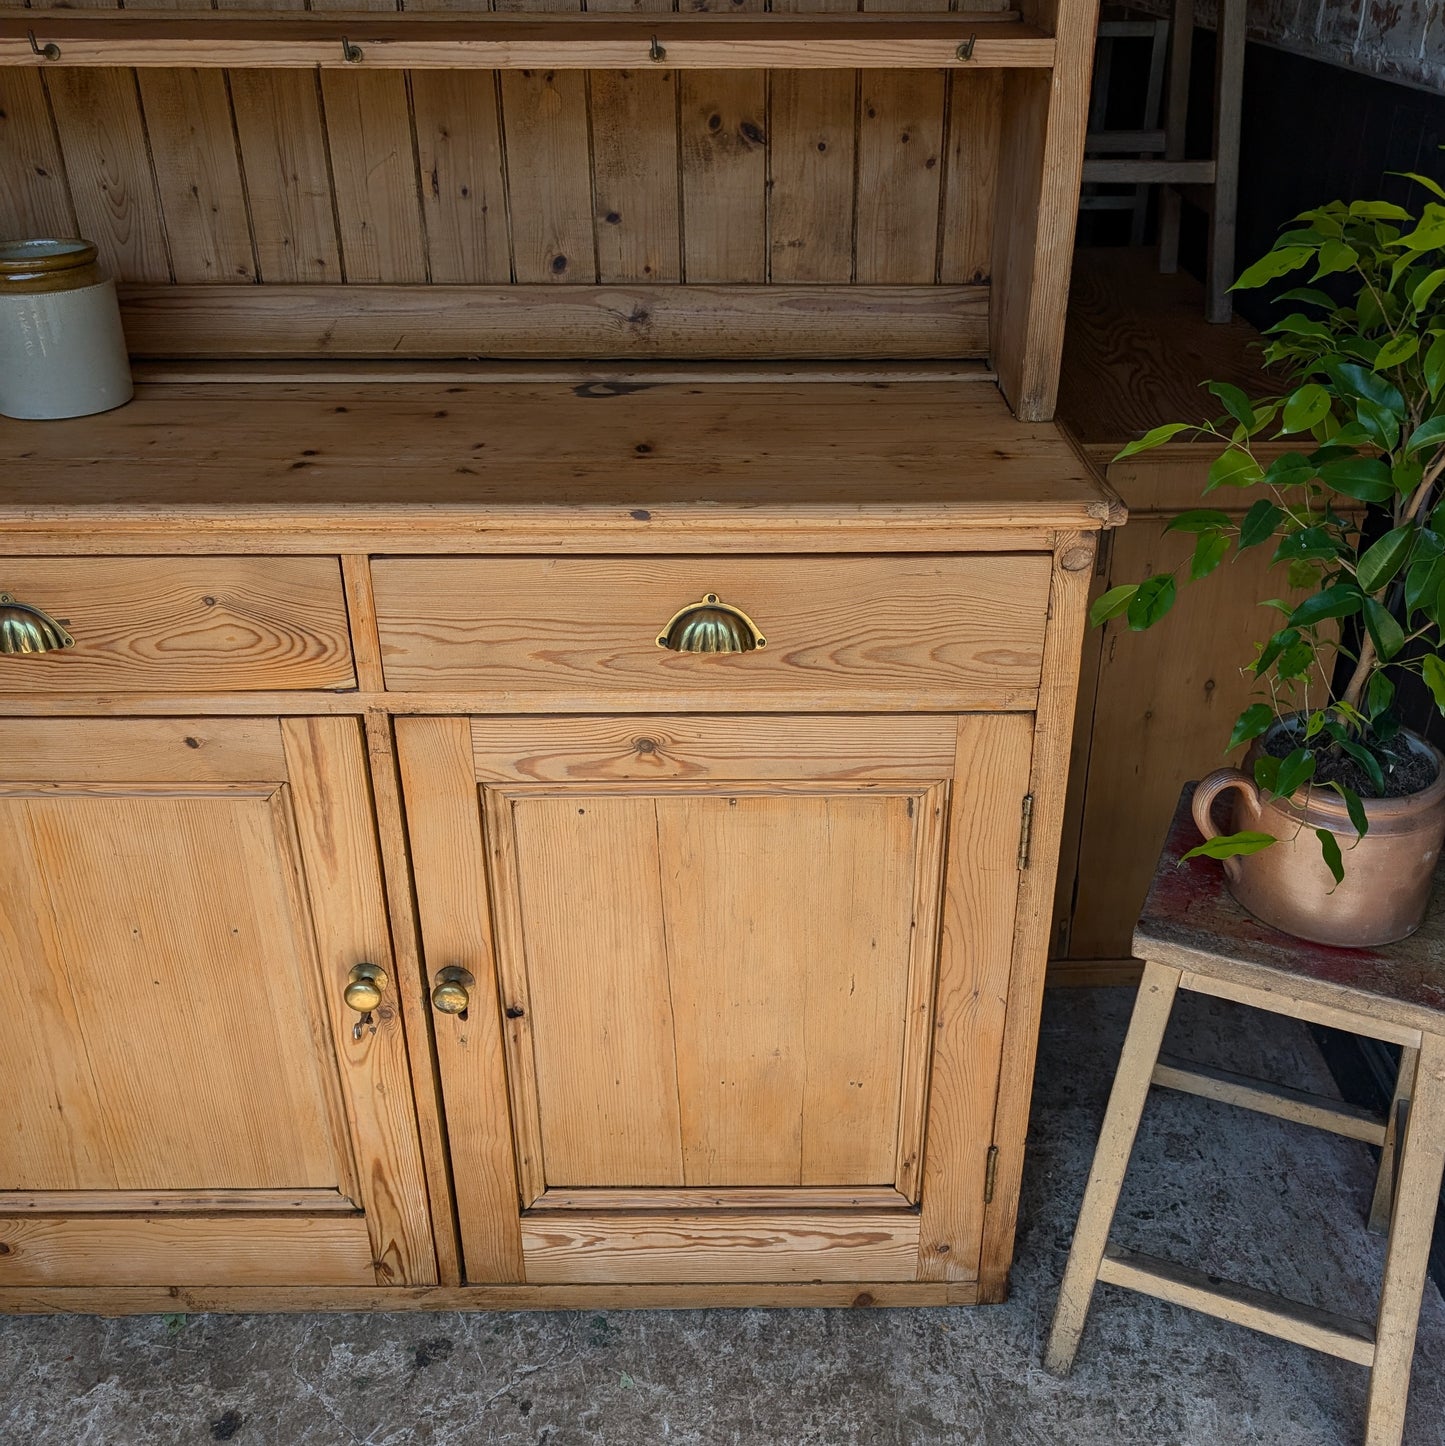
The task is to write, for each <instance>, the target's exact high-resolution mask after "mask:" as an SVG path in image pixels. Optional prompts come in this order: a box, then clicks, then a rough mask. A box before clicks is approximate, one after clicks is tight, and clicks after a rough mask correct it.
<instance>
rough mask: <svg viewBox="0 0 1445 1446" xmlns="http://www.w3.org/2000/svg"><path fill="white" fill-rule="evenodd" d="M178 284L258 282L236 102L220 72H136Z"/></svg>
mask: <svg viewBox="0 0 1445 1446" xmlns="http://www.w3.org/2000/svg"><path fill="white" fill-rule="evenodd" d="M136 79H137V81H138V82H139V85H140V97H141V107H142V111H143V113H144V116H145V125H146V132H147V134H148V135H149V136H150V143H151V155H152V157H153V158H154V161H155V171H156V186H157V189H158V191H159V193H160V201H161V214H162V216H163V218H164V221H165V228H166V236H167V238H168V240H169V242H170V252H171V269H172V271H173V272H174V274H175V278H176V280H177V281H178V282H182V283H185V282H233V283H234V282H241V281H254V280H255V279H256V258H255V254H254V252H253V250H252V246H251V226H250V220H249V218H248V216H247V214H246V197H245V192H244V190H243V189H242V186H241V166H240V162H239V160H238V159H237V155H236V138H235V135H234V133H233V131H232V129H231V102H230V98H229V97H228V95H227V94H226V79H225V76H224V75H223V74H222V73H221V72H220V71H218V70H179V69H178V70H171V69H149V68H147V69H143V70H138V71H137V72H136Z"/></svg>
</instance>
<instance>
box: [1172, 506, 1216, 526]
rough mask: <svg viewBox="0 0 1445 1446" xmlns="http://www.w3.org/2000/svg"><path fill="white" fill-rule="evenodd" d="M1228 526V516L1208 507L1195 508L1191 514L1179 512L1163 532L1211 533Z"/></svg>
mask: <svg viewBox="0 0 1445 1446" xmlns="http://www.w3.org/2000/svg"><path fill="white" fill-rule="evenodd" d="M1228 526H1229V514H1228V513H1227V512H1216V511H1214V510H1213V509H1212V508H1209V507H1196V508H1195V509H1194V511H1192V512H1181V513H1180V514H1179V516H1178V517H1176V518H1175V519H1174V520H1173V521H1172V522H1171V523H1170V524H1169V526H1168V527H1166V528H1165V529H1164V530H1165V532H1213V531H1214V530H1215V529H1216V528H1219V527H1228Z"/></svg>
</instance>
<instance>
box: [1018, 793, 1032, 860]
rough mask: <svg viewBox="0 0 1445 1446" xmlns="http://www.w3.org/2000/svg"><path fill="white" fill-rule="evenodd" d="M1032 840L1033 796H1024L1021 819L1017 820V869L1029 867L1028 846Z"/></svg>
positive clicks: (1029, 794) (1028, 794) (1027, 794)
mask: <svg viewBox="0 0 1445 1446" xmlns="http://www.w3.org/2000/svg"><path fill="white" fill-rule="evenodd" d="M1033 840H1034V796H1033V794H1031V793H1026V794H1024V805H1023V817H1022V818H1021V819H1020V820H1019V868H1021V869H1026V868H1028V866H1029V845H1030V844H1032V843H1033Z"/></svg>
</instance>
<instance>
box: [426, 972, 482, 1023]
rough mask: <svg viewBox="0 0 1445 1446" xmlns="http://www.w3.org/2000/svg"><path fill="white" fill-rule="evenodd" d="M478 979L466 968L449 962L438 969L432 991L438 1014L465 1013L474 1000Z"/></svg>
mask: <svg viewBox="0 0 1445 1446" xmlns="http://www.w3.org/2000/svg"><path fill="white" fill-rule="evenodd" d="M476 982H477V981H476V979H475V978H474V977H473V976H472V975H471V974H469V973H468V972H467V971H466V970H465V969H462V968H460V967H459V966H457V965H455V964H448V965H447V967H446V968H445V969H438V970H437V975H436V985H435V987H434V988H433V989H432V992H431V1002H432V1008H433V1009H435V1010H436V1011H437V1013H438V1014H465V1013H466V1012H467V1009H468V1007H469V1006H470V1004H471V1002H472V994H471V991H472V988H473V987H474V986H475V984H476Z"/></svg>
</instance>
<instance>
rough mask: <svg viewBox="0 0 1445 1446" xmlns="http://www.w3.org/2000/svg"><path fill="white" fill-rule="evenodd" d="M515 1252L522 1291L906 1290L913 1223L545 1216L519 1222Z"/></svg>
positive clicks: (854, 1218)
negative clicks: (810, 1284)
mask: <svg viewBox="0 0 1445 1446" xmlns="http://www.w3.org/2000/svg"><path fill="white" fill-rule="evenodd" d="M522 1248H523V1253H524V1257H525V1259H526V1262H527V1280H528V1282H529V1283H530V1284H548V1283H558V1284H560V1283H563V1282H569V1283H570V1282H583V1281H596V1282H603V1281H617V1282H624V1281H627V1282H631V1281H637V1282H643V1281H699V1282H701V1281H768V1280H786V1281H798V1282H805V1281H826V1280H856V1281H862V1280H870V1281H871V1280H879V1281H884V1280H912V1279H913V1274H914V1265H915V1263H916V1259H917V1255H918V1216H917V1215H915V1214H913V1213H912V1212H910V1211H905V1210H899V1211H895V1212H891V1213H876V1214H872V1213H862V1212H857V1211H852V1210H840V1211H838V1212H836V1213H835V1214H829V1213H827V1212H817V1213H812V1214H809V1213H802V1212H799V1213H796V1214H795V1213H787V1214H784V1213H777V1214H772V1213H762V1212H752V1211H749V1212H746V1213H743V1214H727V1213H718V1214H709V1215H696V1214H684V1215H674V1216H668V1215H645V1216H633V1217H629V1216H627V1215H613V1214H606V1215H594V1216H590V1217H589V1216H586V1215H581V1214H574V1213H573V1212H571V1211H547V1212H545V1213H544V1212H538V1213H536V1214H535V1215H528V1216H524V1217H523V1220H522Z"/></svg>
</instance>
